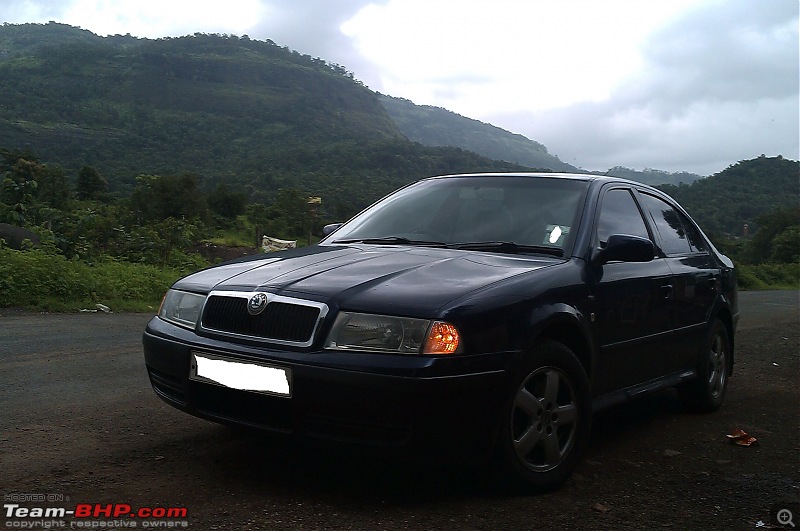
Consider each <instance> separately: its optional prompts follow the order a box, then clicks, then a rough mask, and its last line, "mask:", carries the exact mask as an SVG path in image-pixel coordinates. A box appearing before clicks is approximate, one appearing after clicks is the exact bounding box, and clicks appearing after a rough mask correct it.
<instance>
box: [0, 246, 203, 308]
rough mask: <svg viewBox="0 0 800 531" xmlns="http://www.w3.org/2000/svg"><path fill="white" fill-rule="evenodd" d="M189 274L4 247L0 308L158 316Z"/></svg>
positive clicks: (0, 258)
mask: <svg viewBox="0 0 800 531" xmlns="http://www.w3.org/2000/svg"><path fill="white" fill-rule="evenodd" d="M187 265H188V266H189V267H191V268H192V269H194V268H195V266H196V265H197V264H196V263H194V262H192V263H191V264H187ZM186 272H188V271H186V270H182V269H177V268H161V267H156V266H152V265H145V264H132V263H129V262H123V261H116V260H113V259H111V258H103V259H101V260H99V261H97V262H96V263H94V264H87V263H85V262H81V261H79V260H69V259H67V258H66V257H64V256H63V255H60V254H57V253H55V252H53V250H52V249H47V248H44V249H31V250H27V251H15V250H13V249H8V248H0V307H8V306H16V307H22V308H27V309H37V310H55V311H70V310H73V311H74V310H79V309H81V308H92V309H93V308H94V305H95V304H96V303H102V304H105V305H106V306H109V307H111V308H112V309H113V310H136V311H154V310H155V309H156V308H157V307H158V304H159V302H160V300H161V297H162V296H163V295H164V292H165V291H166V290H167V288H169V286H170V285H171V284H172V283H173V282H174V281H175V280H176V279H178V278H179V277H180V276H182V275H183V274H184V273H186Z"/></svg>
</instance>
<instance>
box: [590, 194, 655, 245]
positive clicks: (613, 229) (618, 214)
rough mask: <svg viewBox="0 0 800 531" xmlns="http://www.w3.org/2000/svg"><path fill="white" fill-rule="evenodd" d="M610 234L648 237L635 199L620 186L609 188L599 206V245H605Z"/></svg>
mask: <svg viewBox="0 0 800 531" xmlns="http://www.w3.org/2000/svg"><path fill="white" fill-rule="evenodd" d="M612 234H628V235H630V236H639V237H641V238H647V239H649V238H650V235H649V234H648V233H647V225H645V223H644V220H643V219H642V214H641V212H639V207H637V206H636V201H634V200H633V196H632V195H631V193H630V191H628V190H624V189H621V188H617V189H614V190H609V191H608V192H607V193H606V195H605V196H603V204H602V205H601V206H600V218H599V219H598V222H597V239H598V241H599V242H600V246H601V247H604V246H605V244H606V242H608V237H609V236H611V235H612Z"/></svg>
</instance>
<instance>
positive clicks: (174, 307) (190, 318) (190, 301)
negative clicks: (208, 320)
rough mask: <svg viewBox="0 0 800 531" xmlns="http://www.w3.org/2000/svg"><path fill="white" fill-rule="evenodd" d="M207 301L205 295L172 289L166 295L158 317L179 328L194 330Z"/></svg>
mask: <svg viewBox="0 0 800 531" xmlns="http://www.w3.org/2000/svg"><path fill="white" fill-rule="evenodd" d="M205 300H206V296H205V295H198V294H196V293H189V292H188V291H178V290H175V289H171V290H169V291H167V294H166V295H164V300H163V301H162V302H161V308H159V310H158V316H159V317H161V318H162V319H164V320H165V321H169V322H170V323H174V324H176V325H178V326H183V327H186V328H194V326H195V324H197V320H198V319H200V310H201V309H202V308H203V302H204V301H205Z"/></svg>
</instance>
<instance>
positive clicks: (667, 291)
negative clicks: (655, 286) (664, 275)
mask: <svg viewBox="0 0 800 531" xmlns="http://www.w3.org/2000/svg"><path fill="white" fill-rule="evenodd" d="M660 291H661V296H662V297H664V298H665V299H671V298H672V284H664V285H663V286H661V289H660Z"/></svg>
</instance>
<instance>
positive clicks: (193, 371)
mask: <svg viewBox="0 0 800 531" xmlns="http://www.w3.org/2000/svg"><path fill="white" fill-rule="evenodd" d="M189 378H190V379H191V380H196V381H200V382H205V383H212V384H216V385H221V386H222V387H229V388H231V389H239V390H241V391H253V392H257V393H268V394H272V395H279V396H285V397H290V396H292V371H291V369H289V368H282V367H273V366H271V365H263V364H258V363H248V362H243V361H233V360H230V359H226V358H224V357H221V356H215V355H213V354H207V353H204V352H193V353H192V363H191V366H190V367H189Z"/></svg>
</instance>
